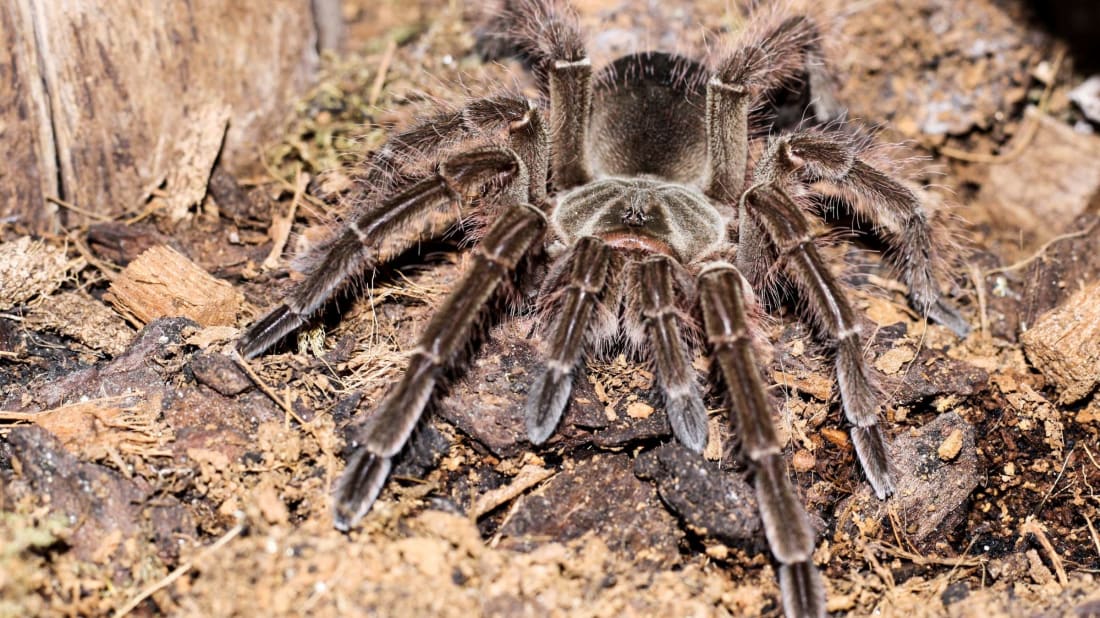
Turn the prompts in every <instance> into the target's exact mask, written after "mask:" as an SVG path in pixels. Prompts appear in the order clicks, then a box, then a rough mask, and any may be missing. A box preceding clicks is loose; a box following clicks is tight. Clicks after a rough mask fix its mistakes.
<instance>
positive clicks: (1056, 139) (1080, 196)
mask: <svg viewBox="0 0 1100 618" xmlns="http://www.w3.org/2000/svg"><path fill="white" fill-rule="evenodd" d="M1025 116H1026V118H1027V121H1028V122H1035V123H1038V128H1037V130H1036V131H1035V136H1034V137H1033V138H1031V141H1029V142H1028V143H1027V145H1026V150H1025V152H1024V154H1023V156H1020V157H1016V158H1014V159H1010V160H1008V161H1005V162H1003V163H1001V164H998V165H993V166H990V168H989V181H988V182H986V183H984V184H983V185H982V190H981V193H980V194H979V196H978V200H979V201H980V202H981V203H984V204H987V205H988V208H989V209H990V213H991V215H993V218H994V219H995V220H997V221H998V223H999V224H1001V225H1002V226H1005V227H1012V228H1016V227H1020V228H1023V229H1024V230H1028V231H1032V232H1034V233H1035V234H1036V239H1035V240H1036V241H1037V242H1042V241H1045V240H1048V239H1049V238H1051V237H1053V236H1055V235H1057V234H1059V233H1062V232H1065V231H1067V229H1068V228H1069V227H1070V225H1071V223H1072V222H1073V220H1074V219H1075V218H1076V217H1078V216H1080V215H1082V214H1084V213H1085V211H1086V210H1087V208H1088V206H1089V202H1090V200H1091V199H1092V197H1093V195H1095V194H1096V192H1097V191H1098V190H1100V137H1097V136H1095V135H1084V134H1081V133H1078V132H1076V131H1074V130H1073V129H1072V128H1071V127H1068V126H1066V125H1065V124H1063V123H1062V122H1061V121H1058V120H1055V119H1054V118H1051V117H1050V116H1048V115H1046V114H1044V113H1042V112H1039V111H1038V110H1035V109H1030V108H1029V109H1028V110H1027V112H1026V113H1025ZM1027 137H1028V136H1026V135H1023V134H1021V135H1018V136H1017V137H1016V138H1015V140H1014V141H1013V142H1012V143H1010V144H1009V145H1008V146H1007V147H1006V151H1008V152H1011V151H1012V150H1014V149H1015V148H1016V147H1017V145H1016V144H1017V142H1018V141H1019V140H1022V139H1026V138H1027Z"/></svg>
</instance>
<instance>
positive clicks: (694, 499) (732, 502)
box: [634, 442, 761, 542]
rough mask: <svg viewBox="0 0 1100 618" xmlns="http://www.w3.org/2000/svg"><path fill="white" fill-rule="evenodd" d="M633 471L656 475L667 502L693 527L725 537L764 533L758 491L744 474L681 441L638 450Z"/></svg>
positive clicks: (735, 538)
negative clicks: (708, 457)
mask: <svg viewBox="0 0 1100 618" xmlns="http://www.w3.org/2000/svg"><path fill="white" fill-rule="evenodd" d="M634 474H636V475H638V477H640V478H643V479H647V480H652V481H655V482H656V484H657V492H658V493H659V494H660V495H661V499H662V500H664V502H665V505H666V506H668V508H669V510H671V511H672V512H673V513H675V514H676V515H677V516H678V517H679V518H680V519H682V520H683V521H684V523H685V524H687V527H688V529H689V530H691V531H692V532H694V533H696V534H698V535H700V536H705V537H710V538H713V539H717V540H719V541H722V542H737V541H744V540H746V539H759V538H761V523H760V514H759V511H758V509H757V505H756V492H755V491H754V490H753V488H752V487H751V486H750V485H749V484H748V483H747V482H746V481H745V479H744V477H743V476H742V475H740V474H736V473H734V472H732V471H729V470H722V469H720V468H719V464H718V463H716V462H710V461H707V460H705V459H703V458H702V457H701V456H699V455H698V454H697V453H693V452H691V451H690V450H688V449H687V448H685V447H683V446H682V445H680V444H679V443H678V442H669V443H667V444H664V445H662V446H659V447H657V448H655V449H653V450H651V451H648V452H646V453H644V454H642V455H641V456H639V457H638V459H637V461H635V462H634Z"/></svg>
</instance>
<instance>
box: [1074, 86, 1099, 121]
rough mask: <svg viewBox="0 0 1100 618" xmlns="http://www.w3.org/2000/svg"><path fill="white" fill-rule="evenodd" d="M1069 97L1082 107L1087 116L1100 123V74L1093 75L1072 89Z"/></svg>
mask: <svg viewBox="0 0 1100 618" xmlns="http://www.w3.org/2000/svg"><path fill="white" fill-rule="evenodd" d="M1069 99H1070V100H1071V101H1073V102H1074V103H1076V104H1077V107H1080V108H1081V112H1082V113H1084V114H1085V117H1086V118H1088V119H1089V120H1091V121H1093V122H1098V123H1100V75H1093V76H1092V77H1090V78H1088V79H1086V80H1085V81H1083V82H1081V84H1080V85H1078V86H1077V87H1076V88H1074V89H1073V90H1070V91H1069Z"/></svg>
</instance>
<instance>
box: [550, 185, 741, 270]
mask: <svg viewBox="0 0 1100 618" xmlns="http://www.w3.org/2000/svg"><path fill="white" fill-rule="evenodd" d="M551 221H552V223H553V225H554V228H555V231H556V232H557V233H558V235H559V236H560V237H561V238H562V240H563V241H565V243H567V244H573V243H575V242H576V241H577V240H578V239H579V238H582V237H584V236H597V237H600V238H603V239H604V240H605V241H607V242H608V244H611V245H612V246H622V247H624V248H637V249H643V250H647V251H650V252H654V253H666V254H669V255H670V256H671V257H674V258H676V259H678V260H680V261H682V262H685V263H688V262H692V261H694V260H696V259H697V258H699V257H701V256H704V255H707V254H708V253H711V252H712V251H714V250H715V249H717V248H718V247H719V246H720V245H721V244H722V243H723V242H724V240H725V238H726V225H727V223H728V215H727V214H726V213H723V212H722V211H721V210H719V208H718V207H716V206H714V205H713V204H712V203H711V202H710V200H708V199H707V198H706V197H705V196H704V195H703V194H702V193H701V192H699V190H697V189H695V188H694V187H691V186H688V185H683V184H678V183H673V182H667V181H663V180H657V179H652V178H604V179H601V180H596V181H594V182H591V183H588V184H586V185H582V186H580V187H578V188H576V189H574V190H573V191H570V192H568V193H566V194H565V195H562V196H560V197H559V198H558V205H557V207H556V208H555V209H554V211H553V215H552V218H551Z"/></svg>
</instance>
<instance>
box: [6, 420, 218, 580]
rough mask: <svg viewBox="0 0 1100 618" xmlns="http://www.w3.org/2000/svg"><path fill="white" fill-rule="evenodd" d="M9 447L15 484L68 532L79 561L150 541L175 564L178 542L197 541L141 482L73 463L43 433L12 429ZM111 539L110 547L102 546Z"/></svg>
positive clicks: (173, 508) (185, 516) (169, 500)
mask: <svg viewBox="0 0 1100 618" xmlns="http://www.w3.org/2000/svg"><path fill="white" fill-rule="evenodd" d="M8 442H9V443H10V445H11V453H12V457H13V458H14V459H16V460H17V461H18V462H19V470H20V473H19V476H18V477H17V478H18V479H19V482H21V483H25V484H26V485H27V486H28V489H29V490H30V491H31V492H32V493H33V494H35V495H37V496H42V497H44V500H43V501H44V503H45V504H48V505H49V509H50V512H51V513H55V514H62V515H64V516H65V518H66V520H67V521H68V522H69V523H70V524H71V525H72V526H73V530H72V533H71V535H70V536H69V537H68V543H69V544H70V545H71V546H72V550H73V553H74V555H75V556H76V557H77V558H78V559H81V560H89V561H96V562H104V561H106V560H108V559H110V558H111V557H112V556H114V555H116V554H117V553H118V552H123V551H127V550H126V547H125V543H122V540H124V539H133V538H146V537H151V538H152V539H153V541H154V542H155V543H156V544H157V547H158V550H159V552H160V554H161V556H162V557H163V558H164V559H166V560H175V559H176V558H177V557H178V552H179V538H180V536H186V537H192V538H194V537H195V536H196V530H195V525H194V523H193V521H192V520H191V516H190V514H189V513H188V512H187V510H186V509H185V508H184V507H183V505H182V504H181V503H180V502H179V500H177V499H176V498H175V497H174V496H172V495H166V494H159V492H156V491H155V490H154V488H153V487H152V486H150V485H149V484H148V483H147V482H146V481H145V480H144V479H142V478H140V477H135V478H134V479H127V478H126V477H124V476H122V474H121V473H119V472H116V471H114V470H112V469H110V468H107V467H104V466H101V465H98V464H94V463H85V462H82V461H80V460H78V459H77V458H76V457H74V456H73V455H72V454H70V453H69V452H67V451H66V450H65V449H64V447H63V446H62V445H61V442H60V441H59V440H58V439H57V438H56V437H55V436H54V435H53V434H51V433H50V432H48V431H46V430H45V429H42V428H41V427H37V426H27V427H16V428H14V429H12V430H11V433H10V434H9V435H8ZM155 493H156V494H157V495H156V499H155V500H153V498H154V494H155ZM112 538H113V539H115V543H116V544H115V546H114V547H113V548H112V547H110V546H105V545H104V543H105V542H107V540H109V539H112Z"/></svg>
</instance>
